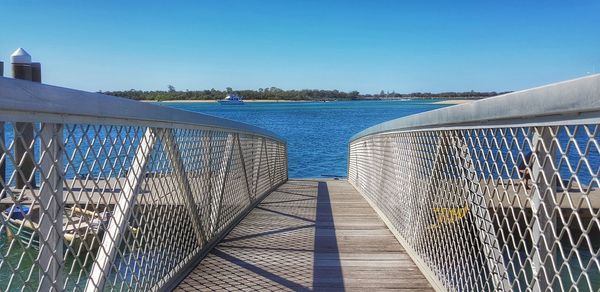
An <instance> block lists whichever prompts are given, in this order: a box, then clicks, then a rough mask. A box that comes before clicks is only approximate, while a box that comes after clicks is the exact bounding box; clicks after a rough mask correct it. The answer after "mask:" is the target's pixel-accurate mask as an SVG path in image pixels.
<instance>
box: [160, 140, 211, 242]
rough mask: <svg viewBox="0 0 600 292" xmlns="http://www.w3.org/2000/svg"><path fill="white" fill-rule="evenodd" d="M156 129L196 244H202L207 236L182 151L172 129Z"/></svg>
mask: <svg viewBox="0 0 600 292" xmlns="http://www.w3.org/2000/svg"><path fill="white" fill-rule="evenodd" d="M157 131H158V133H157V134H158V136H159V139H160V141H161V142H162V144H163V147H164V149H165V152H166V154H167V158H168V159H169V161H171V165H172V167H173V170H174V172H175V173H174V175H175V177H176V179H177V184H178V185H179V187H180V189H181V191H182V192H183V199H184V204H185V207H186V208H187V209H188V213H189V214H190V220H191V221H192V228H193V229H194V232H195V233H196V238H197V240H198V244H199V245H203V244H204V242H206V241H207V238H206V233H205V232H204V226H203V225H202V219H201V218H200V216H201V215H202V214H201V213H200V212H198V208H197V207H196V200H194V195H193V193H192V188H191V187H190V182H189V180H188V177H187V173H186V171H185V166H184V164H183V158H182V157H181V154H182V153H181V151H179V147H177V143H176V141H175V135H173V130H171V129H160V130H157Z"/></svg>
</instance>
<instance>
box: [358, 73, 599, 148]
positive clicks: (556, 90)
mask: <svg viewBox="0 0 600 292" xmlns="http://www.w3.org/2000/svg"><path fill="white" fill-rule="evenodd" d="M599 92H600V74H595V75H590V76H586V77H582V78H578V79H573V80H568V81H563V82H558V83H554V84H549V85H545V86H540V87H537V88H532V89H526V90H521V91H516V92H511V93H507V94H503V95H499V96H495V97H490V98H485V99H481V100H477V101H473V102H469V103H464V104H460V105H455V106H451V107H446V108H441V109H437V110H432V111H428V112H424V113H420V114H415V115H411V116H408V117H403V118H398V119H394V120H391V121H387V122H383V123H381V124H377V125H375V126H372V127H370V128H367V129H365V130H363V131H361V132H359V133H357V134H356V135H354V136H352V138H350V141H355V140H357V139H360V138H362V137H365V136H368V135H374V134H378V133H385V132H391V131H411V130H424V129H441V128H458V127H465V128H468V127H480V128H481V127H486V126H487V127H493V126H495V125H525V124H526V123H532V122H538V121H540V122H544V123H549V122H551V121H552V120H554V121H555V122H556V121H559V122H561V123H563V122H565V121H568V120H572V119H583V118H586V117H587V116H586V115H585V114H586V113H588V112H595V111H600V98H599V97H598V94H599ZM557 116H558V117H557Z"/></svg>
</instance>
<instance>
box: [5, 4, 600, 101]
mask: <svg viewBox="0 0 600 292" xmlns="http://www.w3.org/2000/svg"><path fill="white" fill-rule="evenodd" d="M0 13H1V15H2V16H1V18H0V19H1V20H0V27H2V31H1V33H0V60H3V61H4V62H5V65H6V63H7V62H8V61H9V56H10V54H11V52H12V51H13V50H14V49H15V48H17V47H24V48H25V49H26V50H28V51H29V52H30V53H31V54H32V55H33V58H34V59H35V60H37V61H40V62H42V64H43V73H44V74H43V75H44V82H46V83H50V84H55V85H61V86H68V87H74V88H79V89H84V90H93V91H96V90H118V89H131V88H136V89H166V87H167V85H168V84H172V85H174V86H175V87H176V88H177V89H190V90H192V89H210V88H219V89H224V88H225V87H227V86H231V87H233V88H234V89H257V88H259V87H271V86H276V87H280V88H283V89H303V88H320V89H340V90H345V91H349V90H359V91H360V92H363V93H373V92H379V91H380V90H382V89H383V90H389V91H392V90H395V91H396V92H413V91H432V92H438V91H449V90H452V91H458V90H461V91H462V90H482V91H487V90H497V91H501V90H517V89H523V88H527V87H532V86H537V85H541V84H545V83H549V82H554V81H560V80H564V79H570V78H575V77H579V76H583V75H586V74H589V73H592V72H593V71H594V70H595V72H599V71H600V1H598V0H577V1H566V0H564V1H492V0H489V1H488V0H478V1H458V0H456V1H392V0H390V1H383V0H382V1H368V0H363V1H350V0H343V1H326V0H321V1H316V0H315V1H312V0H308V1H307V0H303V1H296V0H275V1H249V0H245V1H243V0H239V1H211V2H207V1H160V2H158V1H156V2H154V1H81V0H64V1H29V0H2V1H1V2H0ZM5 67H7V66H5ZM6 69H9V68H6ZM6 69H5V71H8V72H10V70H6Z"/></svg>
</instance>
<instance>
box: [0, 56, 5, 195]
mask: <svg viewBox="0 0 600 292" xmlns="http://www.w3.org/2000/svg"><path fill="white" fill-rule="evenodd" d="M0 77H4V62H2V61H0ZM4 139H5V137H4V121H0V143H2V145H6V144H5V140H4ZM1 156H2V154H0V159H1V161H0V179H1V180H2V183H3V184H4V182H5V181H6V163H5V162H6V157H5V158H4V159H2V158H1ZM3 197H4V193H2V195H0V199H2V198H3Z"/></svg>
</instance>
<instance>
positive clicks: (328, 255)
mask: <svg viewBox="0 0 600 292" xmlns="http://www.w3.org/2000/svg"><path fill="white" fill-rule="evenodd" d="M366 289H368V290H372V291H374V290H380V289H386V290H390V289H392V290H396V289H397V290H403V289H405V290H410V291H419V290H422V291H430V290H432V288H431V286H430V285H429V283H428V282H427V280H426V279H425V277H424V276H423V275H422V274H421V272H420V271H419V269H418V268H417V267H416V266H415V264H414V262H413V261H412V260H411V259H410V257H409V256H408V254H407V253H406V252H405V250H404V249H403V248H402V246H401V245H400V244H399V243H398V241H396V239H395V238H394V236H393V235H392V233H391V232H390V231H389V230H388V228H387V227H386V226H385V224H384V223H383V222H382V221H381V219H379V217H378V216H377V214H376V213H375V211H374V210H373V209H372V208H371V207H370V206H369V204H368V203H367V202H366V201H365V200H364V199H363V198H362V196H360V195H359V194H358V193H357V192H356V190H355V189H354V188H353V187H352V186H351V185H350V184H349V183H348V182H346V181H336V180H320V181H318V180H293V181H289V182H287V183H285V184H284V185H282V186H281V187H279V188H278V189H277V190H276V191H275V192H273V193H272V194H270V195H269V196H268V197H266V198H265V199H264V200H263V201H262V202H261V203H260V204H259V205H258V206H257V207H256V208H255V209H254V210H252V212H250V213H249V214H248V216H247V217H246V218H244V220H242V221H241V222H240V224H239V225H238V226H236V227H235V228H234V229H233V230H232V231H231V232H230V233H229V234H228V235H227V237H226V238H225V239H224V240H223V241H222V242H221V243H220V244H219V245H218V246H217V247H216V248H215V249H214V250H213V251H212V252H211V253H210V254H209V255H208V256H207V257H206V258H205V259H204V260H203V261H202V262H201V263H200V265H198V266H197V267H196V268H195V269H194V270H193V271H192V272H191V273H190V274H189V275H188V276H187V278H186V279H185V280H184V281H183V282H182V283H180V285H179V287H178V288H177V290H179V291H197V290H205V291H208V290H211V291H212V290H229V291H231V290H243V291H250V290H276V291H281V290H295V291H303V290H304V291H306V290H327V291H331V290H347V291H351V290H356V291H364V290H366Z"/></svg>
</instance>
